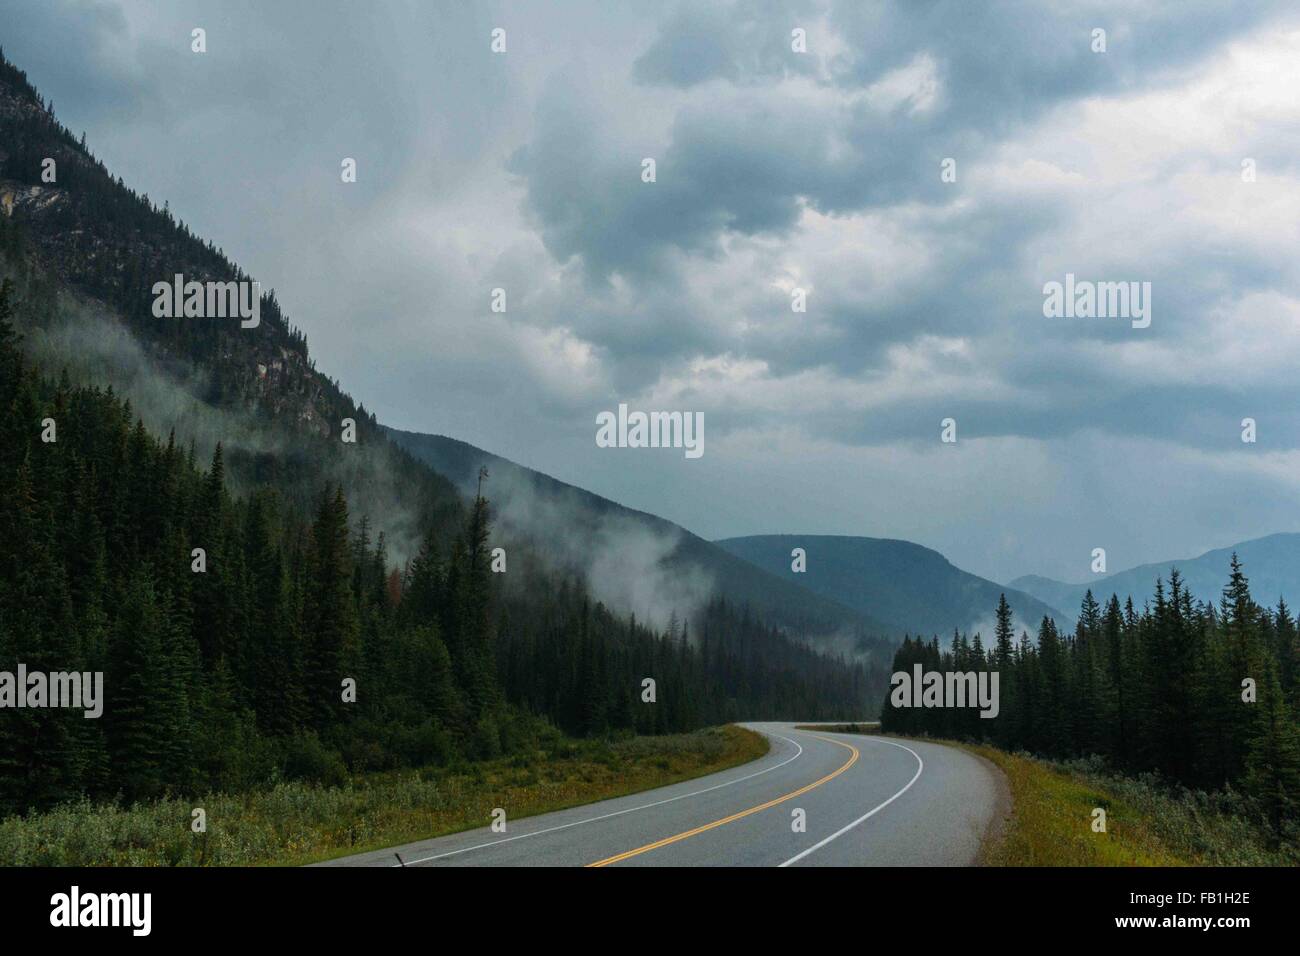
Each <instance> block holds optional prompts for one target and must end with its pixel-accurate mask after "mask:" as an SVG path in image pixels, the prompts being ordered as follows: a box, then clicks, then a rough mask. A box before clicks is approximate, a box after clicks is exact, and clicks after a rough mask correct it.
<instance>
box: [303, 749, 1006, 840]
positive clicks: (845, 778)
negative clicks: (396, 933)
mask: <svg viewBox="0 0 1300 956" xmlns="http://www.w3.org/2000/svg"><path fill="white" fill-rule="evenodd" d="M744 726H746V727H749V728H751V729H753V730H757V731H759V732H760V733H763V734H765V735H766V736H767V737H768V738H769V739H770V740H771V742H772V748H771V750H770V751H769V752H768V754H767V755H766V756H764V757H762V758H761V759H759V760H755V761H753V762H751V763H747V764H744V765H743V766H740V767H733V768H732V769H730V770H724V771H722V772H721V773H715V774H710V775H709V776H707V777H697V778H695V779H694V780H688V781H686V782H684V783H678V784H673V785H672V786H670V787H661V788H660V789H658V790H647V791H644V792H642V793H637V794H633V795H631V796H627V797H619V798H617V799H614V800H603V801H601V802H600V803H590V804H586V805H585V806H581V807H573V808H571V809H569V810H561V811H559V812H557V813H547V814H543V815H540V816H534V817H525V818H523V819H521V820H517V821H516V820H510V819H509V818H508V814H509V810H510V808H509V807H506V808H504V809H505V810H506V813H507V823H506V832H504V833H496V832H493V831H492V829H491V828H490V827H483V828H481V829H478V830H470V831H466V832H464V833H457V834H453V835H451V836H445V837H438V838H437V839H433V840H421V841H419V842H417V843H408V844H404V845H402V846H396V847H391V848H389V849H386V850H378V851H375V852H373V853H361V854H357V855H356V856H348V857H341V858H339V859H337V860H331V861H329V862H328V863H325V864H322V865H324V866H398V865H401V864H399V863H398V856H399V855H400V857H401V859H402V861H403V862H404V864H405V865H406V866H966V865H969V864H971V863H972V862H974V859H975V856H976V853H977V852H978V850H979V845H980V840H981V838H982V836H983V835H984V834H985V833H986V832H987V831H988V830H989V828H990V827H991V826H996V825H998V824H999V823H1000V821H1001V820H1002V818H1003V817H1004V816H1005V814H1006V812H1007V810H1008V809H1009V806H1010V804H1009V797H1008V794H1007V788H1006V782H1005V780H1004V778H1003V777H1002V774H1001V772H1000V771H998V770H997V769H996V768H995V767H993V766H992V765H991V764H989V763H988V762H986V761H984V760H981V759H980V758H978V757H975V756H972V755H971V754H969V753H966V752H965V751H962V750H958V749H955V748H952V747H945V746H942V745H940V744H934V743H928V742H923V741H917V740H906V739H895V738H891V737H878V736H871V735H859V734H833V733H825V732H822V731H808V730H796V729H795V725H794V724H776V723H755V724H745V725H744ZM796 811H802V817H803V822H804V824H805V826H804V829H803V831H802V832H800V831H799V830H798V829H797V823H798V819H799V816H800V814H798V813H796Z"/></svg>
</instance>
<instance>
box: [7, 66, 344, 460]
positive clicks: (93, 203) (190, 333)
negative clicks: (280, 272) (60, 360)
mask: <svg viewBox="0 0 1300 956" xmlns="http://www.w3.org/2000/svg"><path fill="white" fill-rule="evenodd" d="M0 216H2V217H3V220H2V224H3V225H4V227H5V228H6V229H8V230H9V231H10V232H11V233H13V234H15V235H16V236H20V237H21V244H20V245H21V252H20V253H19V255H21V256H22V257H23V259H24V263H23V265H24V267H25V268H27V269H34V270H38V271H40V272H43V273H45V274H47V275H49V276H50V277H51V278H52V279H53V280H54V281H55V282H56V283H57V284H58V285H59V286H60V287H61V288H62V289H64V290H66V291H70V292H73V293H74V294H76V295H78V296H81V297H84V298H85V299H87V300H89V301H92V302H94V303H97V304H99V305H102V306H104V307H106V308H107V310H108V311H111V312H112V313H114V314H115V315H116V316H117V317H118V318H119V319H120V320H121V321H122V323H123V324H125V325H126V326H127V327H128V328H129V329H130V330H131V332H132V333H133V334H134V335H135V337H136V338H137V339H138V340H139V341H140V342H141V344H142V345H144V346H145V347H146V348H147V349H148V350H149V351H150V353H151V354H153V355H154V356H155V357H156V358H157V359H158V360H159V362H160V363H163V364H170V363H175V362H176V361H178V360H179V361H183V362H186V363H189V364H191V365H193V366H195V367H196V368H199V369H201V370H202V371H203V373H204V374H203V376H202V377H203V378H204V380H206V381H207V382H208V383H209V386H208V392H207V394H204V395H202V396H200V397H201V398H203V399H204V400H205V401H210V402H213V403H215V404H226V405H232V404H234V405H243V406H246V407H247V408H249V409H251V410H254V411H256V412H257V413H259V414H261V415H263V416H265V417H268V418H274V419H276V420H278V421H279V422H282V423H292V424H293V425H294V426H295V427H297V428H300V429H302V430H304V431H305V432H307V433H310V434H314V435H318V436H329V435H331V434H334V433H337V431H338V428H339V422H340V421H341V420H342V419H343V418H346V417H351V418H355V419H357V420H358V423H359V424H361V421H362V419H364V418H367V417H368V416H366V415H365V413H364V411H363V410H359V409H358V408H357V407H356V406H355V405H354V403H353V402H352V400H351V399H350V398H349V397H348V396H347V395H345V394H344V393H343V392H342V391H341V390H340V389H339V388H338V386H337V385H336V383H334V382H333V381H331V380H330V379H329V378H328V377H326V376H324V375H321V374H320V373H318V372H317V371H316V369H315V367H314V366H313V363H312V362H311V360H310V358H309V356H308V351H307V343H306V339H305V337H304V336H303V335H302V334H301V332H299V331H298V330H296V329H294V328H292V327H290V326H289V324H288V323H287V321H286V320H285V319H284V317H283V315H282V314H281V312H280V310H279V306H278V304H277V303H276V302H275V297H274V294H273V293H271V294H267V295H265V296H264V298H263V300H262V303H261V306H262V307H261V316H262V322H261V324H260V326H259V327H257V328H253V329H243V328H240V327H239V324H238V322H234V321H228V320H217V319H207V318H188V319H187V318H178V319H158V318H155V317H154V316H153V314H152V303H153V298H154V297H153V294H152V291H151V290H152V287H153V284H154V283H155V282H158V281H163V280H166V281H171V279H172V277H173V276H174V275H176V274H178V273H179V274H182V275H184V276H185V278H186V279H187V280H190V279H194V280H198V281H200V282H207V281H221V282H225V281H251V277H249V276H247V275H246V274H244V273H243V271H242V270H241V269H240V268H239V267H238V266H237V265H235V264H234V263H232V262H230V261H229V260H228V259H227V258H226V257H225V255H224V254H223V253H222V252H221V250H219V249H217V248H216V247H214V246H213V245H212V244H211V243H206V242H203V241H202V240H200V239H199V238H198V237H197V236H195V235H194V234H193V233H191V232H190V230H189V228H188V227H187V226H186V225H185V224H184V223H182V222H179V221H177V220H176V219H175V218H174V217H173V216H172V214H171V212H170V210H168V209H167V207H166V206H165V205H164V206H163V207H162V208H159V207H158V206H156V205H155V204H154V203H153V202H152V201H151V200H150V199H149V198H148V197H147V196H142V195H139V194H137V193H135V192H134V191H132V190H131V189H129V188H128V187H127V186H126V185H125V184H124V183H123V182H122V180H121V179H120V178H119V179H116V180H115V179H114V178H113V177H112V176H111V175H110V174H109V172H108V170H107V169H106V168H105V167H104V165H103V164H102V163H101V162H99V161H98V160H96V159H95V158H94V157H93V156H92V155H91V154H90V152H89V151H88V150H87V148H86V146H85V144H84V142H78V141H77V140H76V139H74V138H73V136H72V135H71V133H69V132H68V130H66V129H65V128H64V127H62V126H61V125H60V124H59V123H58V122H57V120H56V119H55V118H54V116H53V115H52V114H51V113H50V112H49V110H48V109H47V107H46V106H45V104H44V103H43V102H42V101H41V99H40V97H39V96H38V95H37V94H36V92H35V91H34V90H33V89H32V88H31V86H30V85H29V84H28V83H27V80H26V77H25V76H24V75H23V74H22V73H21V72H20V71H18V70H17V69H16V68H15V67H13V66H12V65H11V64H9V63H7V62H3V61H0ZM6 245H7V246H8V247H9V248H10V250H11V251H12V250H13V249H15V248H17V247H18V245H19V244H18V243H16V242H11V243H7V244H6Z"/></svg>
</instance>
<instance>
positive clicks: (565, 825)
mask: <svg viewBox="0 0 1300 956" xmlns="http://www.w3.org/2000/svg"><path fill="white" fill-rule="evenodd" d="M761 733H763V734H765V735H767V736H769V737H780V738H781V739H782V740H784V741H785V742H786V743H788V744H794V745H795V747H796V748H797V750H796V751H795V754H794V756H792V757H787V758H786V759H785V760H782V761H781V762H780V763H778V764H774V765H773V766H771V767H767V768H765V769H763V770H759V771H757V772H756V773H751V774H749V775H748V776H745V777H737V778H736V779H735V780H728V781H727V782H726V783H719V784H716V785H715V786H712V787H705V788H704V789H703V790H696V791H695V792H693V793H682V794H679V795H677V796H675V797H668V798H667V799H665V800H656V801H655V802H654V803H645V804H642V805H641V806H639V807H628V808H627V809H626V810H615V811H614V812H613V813H602V814H601V815H600V816H596V817H588V818H587V819H585V820H575V821H574V822H572V823H562V824H560V825H559V826H554V827H547V828H546V829H544V830H533V831H532V832H530V833H521V834H519V835H518V836H512V837H506V838H505V839H504V840H492V841H491V842H490V843H477V844H475V845H474V846H467V847H462V848H461V849H459V850H449V851H448V852H446V853H438V854H436V855H434V856H426V857H421V858H420V859H418V860H408V861H407V862H406V863H404V864H402V863H393V864H390V866H392V867H393V868H394V869H396V868H397V867H400V866H416V865H417V864H420V863H428V862H430V861H432V860H441V859H442V858H444V857H448V856H457V855H458V854H461V853H469V852H470V851H471V850H482V849H484V848H485V847H490V846H500V845H501V844H502V843H513V842H514V841H515V840H523V839H526V838H528V837H534V836H541V835H542V834H543V833H554V832H555V831H557V830H568V829H570V828H571V827H577V826H582V824H584V823H595V822H596V821H598V820H608V819H609V818H610V817H621V816H622V815H623V814H625V813H635V812H636V811H637V810H649V809H650V808H651V807H661V806H663V805H664V804H665V803H673V802H674V801H677V800H685V799H686V798H687V797H698V796H700V794H703V793H710V792H712V791H714V790H721V789H722V788H723V787H730V786H731V785H732V784H737V783H743V782H744V781H746V780H753V779H754V778H755V777H761V776H762V775H763V774H765V773H771V772H772V771H773V770H778V769H780V768H781V767H784V766H785V765H786V764H788V763H789V762H790V761H792V760H797V759H798V758H799V757H800V755H802V754H803V747H802V746H801V745H800V744H799V742H798V741H797V740H791V739H790V738H789V737H783V736H781V734H774V733H769V732H768V731H761ZM917 759H918V760H919V759H921V758H919V757H918V758H917ZM909 786H910V785H909ZM905 789H906V788H905ZM900 792H901V791H900ZM873 812H874V811H873ZM814 849H815V848H814ZM782 865H784V864H782Z"/></svg>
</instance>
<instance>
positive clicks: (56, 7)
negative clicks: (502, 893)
mask: <svg viewBox="0 0 1300 956" xmlns="http://www.w3.org/2000/svg"><path fill="white" fill-rule="evenodd" d="M195 28H202V29H203V30H204V31H206V45H207V49H206V52H203V53H196V52H194V51H193V50H192V49H191V45H192V31H193V30H194V29H195ZM497 29H500V30H504V31H505V32H504V45H505V49H504V52H495V51H494V50H493V49H492V46H493V31H494V30H497ZM1099 30H1104V31H1105V33H1104V50H1103V49H1100V46H1101V45H1102V44H1101V35H1100V34H1098V33H1097V31H1099ZM794 31H802V32H801V33H800V34H798V35H799V36H802V37H803V38H804V39H803V43H802V44H800V43H798V42H797V40H796V33H795V32H794ZM0 44H3V47H4V51H5V54H6V56H7V57H8V58H9V59H10V60H12V61H14V62H15V63H16V64H17V65H18V66H19V67H20V68H22V69H25V70H26V71H27V73H28V75H29V78H30V79H31V80H32V81H33V82H34V83H35V85H36V86H37V88H38V89H39V90H41V92H42V93H43V95H44V96H45V97H46V99H47V100H52V101H53V103H54V106H55V110H56V112H57V114H58V116H59V118H60V119H61V120H62V121H63V122H64V123H65V124H66V125H67V126H69V127H70V128H71V129H72V130H73V132H74V133H77V134H80V133H81V132H82V131H85V133H86V136H87V143H88V145H89V146H90V148H91V149H92V150H93V152H94V153H95V154H96V155H97V156H98V157H99V158H101V159H103V160H104V161H105V163H106V164H107V165H108V168H109V169H110V171H111V172H113V173H114V175H120V176H121V177H122V178H123V179H124V180H125V181H126V183H127V184H128V185H130V186H132V187H133V188H135V189H137V190H141V191H143V192H145V193H147V194H148V195H149V196H150V197H151V198H152V199H154V200H155V201H158V202H161V201H162V200H166V201H167V202H168V204H169V207H170V209H171V211H172V212H173V213H174V214H175V215H176V216H177V217H178V218H180V219H182V220H184V221H185V222H186V223H188V224H189V225H190V227H191V228H192V229H194V230H195V231H196V232H197V233H198V234H199V235H200V236H202V237H204V238H208V239H211V240H213V241H214V242H215V243H216V244H217V245H218V246H220V247H221V248H222V249H224V250H225V252H226V253H227V254H228V255H229V256H230V257H231V258H233V259H234V260H236V261H237V262H239V263H240V264H241V265H242V266H243V267H244V268H245V269H246V270H247V271H248V272H249V273H250V274H251V275H252V276H253V277H254V278H257V279H259V280H260V281H261V282H262V283H263V286H264V288H265V287H272V288H274V289H275V291H276V296H277V299H278V300H279V302H280V304H281V306H282V307H283V308H284V310H285V312H286V314H287V316H288V318H289V320H290V321H291V322H292V323H293V324H295V325H297V326H298V327H300V328H302V329H303V330H304V331H305V332H306V334H307V337H308V340H309V343H310V347H311V350H312V354H313V356H314V358H315V360H316V362H317V366H318V367H319V368H320V369H321V370H323V371H325V372H326V373H327V374H329V375H331V376H333V377H336V378H338V379H339V380H340V381H341V383H342V385H343V387H344V388H345V390H347V391H348V392H350V393H351V394H352V395H353V396H354V397H355V398H357V399H358V400H359V401H361V402H363V403H364V405H365V407H366V408H367V409H368V410H370V411H373V412H375V413H376V414H377V415H378V417H379V419H380V421H382V422H384V423H386V424H389V425H393V426H395V427H399V428H405V429H411V430H416V431H423V432H432V433H439V434H445V435H450V436H453V437H456V438H459V439H462V440H465V441H468V442H471V443H473V444H476V445H479V446H481V447H483V448H486V449H488V450H490V451H492V452H493V453H495V454H499V455H502V456H504V457H507V458H510V459H513V460H515V461H517V462H519V463H521V464H524V465H527V466H529V467H533V468H537V469H540V470H542V471H544V472H547V473H548V474H551V475H554V476H555V477H557V478H560V479H562V480H565V481H569V482H571V483H573V484H576V485H580V486H582V487H585V488H588V489H590V490H592V491H595V492H597V493H599V494H602V495H605V496H607V497H609V498H612V499H614V500H616V501H618V502H621V503H623V504H625V505H628V506H631V507H634V508H637V509H640V510H644V511H649V512H653V513H656V514H659V515H662V516H663V517H666V518H669V519H671V520H673V521H676V522H678V523H680V524H682V525H684V526H685V527H687V528H689V529H690V530H692V531H694V532H696V533H697V534H701V535H703V536H705V537H709V538H719V537H728V536H735V535H744V534H759V533H801V532H802V533H810V534H811V533H823V534H861V535H869V536H874V537H892V538H903V539H907V540H911V541H916V542H918V543H921V544H924V545H927V546H929V547H932V548H935V549H937V550H939V551H941V552H943V553H944V554H945V555H946V556H947V557H948V558H949V559H950V560H951V561H952V562H953V563H954V564H956V565H958V566H959V567H962V568H965V569H967V570H970V571H973V572H975V573H977V574H981V575H984V576H986V577H989V578H992V579H994V580H997V581H1001V582H1004V583H1005V582H1006V581H1008V580H1010V579H1012V578H1014V577H1016V576H1017V575H1020V574H1026V573H1036V574H1044V575H1047V576H1050V577H1057V578H1061V579H1064V580H1069V581H1082V580H1085V579H1087V578H1088V577H1089V575H1090V572H1091V566H1092V562H1093V550H1094V549H1095V548H1104V549H1105V550H1106V560H1107V564H1108V570H1109V571H1112V572H1113V571H1118V570H1121V569H1123V568H1127V567H1131V566H1133V565H1136V564H1141V563H1145V562H1150V561H1163V560H1170V559H1174V558H1182V557H1190V556H1194V555H1197V554H1200V553H1201V552H1203V551H1205V550H1208V549H1210V548H1214V547H1222V546H1225V545H1229V544H1232V543H1234V542H1237V541H1242V540H1246V539H1249V538H1253V537H1259V536H1262V535H1265V534H1271V533H1274V532H1278V531H1297V530H1300V510H1298V509H1297V505H1298V504H1300V416H1298V415H1297V412H1300V402H1298V400H1297V397H1298V395H1300V389H1298V387H1297V385H1298V382H1300V377H1298V375H1297V370H1298V369H1300V259H1298V258H1297V256H1296V249H1297V248H1298V247H1300V242H1298V241H1297V240H1300V97H1298V96H1296V90H1298V89H1300V9H1297V8H1295V6H1294V4H1290V3H1285V2H1264V0H1261V2H1255V3H1250V4H1232V5H1227V4H1221V3H1215V2H1202V0H1149V2H1144V3H1142V4H1129V3H1111V2H1100V0H1079V2H1074V3H1055V2H1043V0H1024V2H1003V3H989V4H972V3H969V2H965V0H952V2H941V0H934V2H924V0H907V2H898V3H873V2H867V0H846V2H837V0H830V2H814V0H806V2H805V0H789V2H783V0H757V2H746V3H712V2H707V0H692V2H688V3H681V4H667V3H665V4H647V3H644V2H639V3H637V2H617V0H599V2H593V3H585V2H557V3H541V2H515V3H483V4H478V3H475V4H468V3H462V2H459V0H425V2H409V3H396V2H394V3H386V2H385V3H381V2H376V3H366V4H356V3H349V4H344V3H337V4H336V3H330V2H298V0H280V2H276V3H273V4H272V3H250V2H238V0H222V2H219V3H214V2H198V0H173V2H169V3H166V4H162V3H156V2H144V0H6V2H5V3H4V5H3V7H0ZM498 45H500V44H498ZM800 45H801V46H802V47H803V49H802V50H796V49H794V47H796V46H800ZM345 158H352V159H354V160H355V161H356V170H357V176H356V181H355V182H343V181H342V179H343V177H342V176H341V174H340V172H341V163H342V161H343V160H344V159H345ZM645 159H653V160H654V161H655V170H654V173H655V175H654V181H653V182H646V181H644V176H643V171H644V168H645V167H644V164H643V161H644V160H645ZM945 161H951V162H947V163H946V162H945ZM945 171H947V172H948V173H949V175H945ZM954 173H955V175H953V174H954ZM1067 274H1070V275H1073V276H1075V277H1076V279H1077V280H1078V281H1080V282H1098V283H1100V282H1122V283H1129V282H1136V283H1139V286H1138V288H1139V289H1141V288H1143V286H1142V285H1141V284H1142V283H1150V286H1149V287H1148V288H1149V289H1150V298H1149V304H1150V324H1149V325H1147V326H1146V327H1138V326H1140V325H1141V323H1140V322H1134V321H1130V318H1128V317H1125V316H1123V315H1118V316H1117V315H1113V314H1112V315H1109V316H1105V317H1085V316H1078V315H1066V316H1047V315H1045V314H1044V301H1045V294H1044V287H1045V285H1046V284H1047V283H1051V282H1060V283H1065V282H1066V276H1067ZM494 289H503V290H505V311H504V312H494V311H493V310H492V302H493V290H494ZM796 290H801V291H802V294H803V298H804V302H805V310H804V311H796V309H795V307H794V304H795V297H796V296H795V293H796ZM620 403H626V404H627V405H628V406H629V407H630V408H631V409H633V410H638V409H639V410H644V411H682V412H688V413H697V412H698V413H702V415H703V419H704V426H705V427H704V454H703V455H702V456H701V457H699V458H687V457H686V456H685V455H684V454H683V453H682V450H681V449H670V448H660V449H648V448H607V447H598V445H597V443H596V432H597V428H596V418H597V415H599V414H600V413H601V412H603V411H612V410H615V409H617V407H618V405H619V404H620ZM1246 418H1251V419H1254V420H1255V437H1256V440H1255V441H1254V442H1244V441H1243V440H1242V433H1243V426H1242V422H1243V419H1246ZM945 419H952V420H953V422H954V423H955V426H954V427H955V437H956V440H955V441H947V442H946V441H943V440H942V438H943V432H944V427H943V422H944V420H945ZM952 431H953V429H951V428H950V429H949V433H950V437H951V433H952ZM1247 571H1249V569H1247Z"/></svg>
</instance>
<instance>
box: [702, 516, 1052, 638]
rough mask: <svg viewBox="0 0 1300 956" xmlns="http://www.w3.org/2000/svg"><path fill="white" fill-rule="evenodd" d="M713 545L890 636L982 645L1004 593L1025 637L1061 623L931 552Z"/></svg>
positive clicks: (789, 540)
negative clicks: (802, 559) (972, 636)
mask: <svg viewBox="0 0 1300 956" xmlns="http://www.w3.org/2000/svg"><path fill="white" fill-rule="evenodd" d="M715 543H716V544H717V545H718V546H719V547H722V548H725V549H726V550H727V551H729V552H731V553H732V554H734V555H736V556H737V557H740V558H744V559H745V560H746V561H749V562H751V563H752V564H755V565H757V566H758V567H760V568H765V569H766V570H768V571H770V572H772V573H773V574H774V575H778V576H781V577H783V578H786V579H787V580H789V579H795V578H797V579H798V580H800V581H801V583H802V584H803V585H804V587H806V588H808V590H810V591H813V592H815V593H817V594H821V595H824V596H825V597H829V598H832V599H834V600H836V601H839V602H840V603H842V604H846V605H848V606H849V607H852V608H860V609H861V608H868V607H869V608H871V609H872V613H873V614H875V615H876V616H877V617H878V618H880V619H881V620H883V621H884V622H885V623H886V625H888V626H889V627H890V628H891V630H894V631H899V630H903V631H909V632H910V633H912V634H921V635H924V636H929V635H933V634H937V635H939V636H941V637H944V636H947V635H950V634H951V633H952V631H953V629H954V628H957V629H959V630H962V631H971V632H974V631H981V632H982V633H983V634H984V636H985V637H986V638H987V637H988V636H989V634H990V633H992V630H993V624H992V621H993V612H994V609H995V608H996V607H997V604H998V597H999V596H1000V595H1001V594H1003V593H1005V594H1006V596H1007V602H1008V603H1009V604H1010V605H1011V609H1012V611H1013V612H1014V613H1015V616H1016V622H1017V625H1018V627H1023V628H1027V629H1028V630H1030V632H1031V633H1032V631H1033V629H1034V628H1035V627H1036V626H1037V624H1038V622H1039V621H1040V620H1042V618H1043V617H1044V616H1047V617H1051V618H1055V619H1056V620H1058V621H1060V620H1064V619H1065V615H1063V614H1062V613H1061V612H1060V611H1058V610H1056V608H1055V607H1054V606H1051V605H1050V604H1048V603H1046V602H1043V601H1041V600H1039V599H1038V598H1035V597H1032V596H1031V595H1029V594H1026V593H1023V592H1021V591H1017V590H1014V589H1011V588H1005V587H1003V586H1002V585H1000V584H995V583H994V582H992V581H987V580H985V579H984V578H981V577H977V576H976V575H974V574H970V573H968V572H966V571H963V570H961V568H958V567H954V566H953V565H952V563H951V562H949V561H948V559H947V558H945V557H944V556H943V555H942V554H940V553H939V552H938V551H933V550H931V549H930V548H926V547H922V546H921V545H919V544H913V543H912V542H910V541H896V540H892V539H889V538H861V537H852V536H847V535H815V534H804V535H791V534H773V535H754V536H751V537H743V538H727V539H724V540H722V541H717V542H715ZM794 548H803V549H804V551H805V552H806V553H807V570H806V571H803V572H800V573H795V572H793V571H791V560H792V559H791V556H790V552H791V551H792V550H793V549H794Z"/></svg>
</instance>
